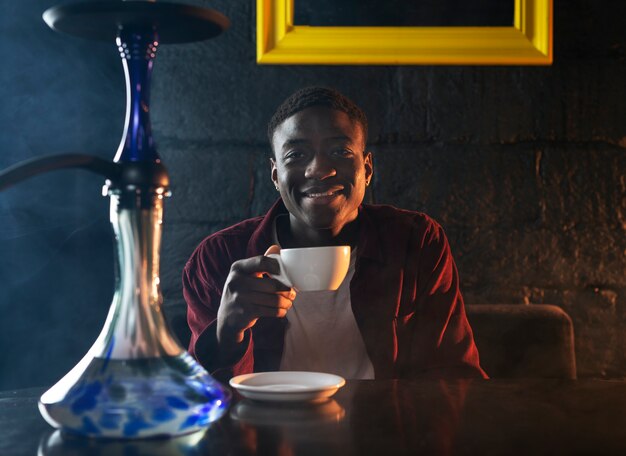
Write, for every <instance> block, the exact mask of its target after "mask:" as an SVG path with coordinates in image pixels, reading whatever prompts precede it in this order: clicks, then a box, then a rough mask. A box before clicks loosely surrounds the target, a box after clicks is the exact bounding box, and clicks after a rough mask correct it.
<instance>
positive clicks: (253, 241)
mask: <svg viewBox="0 0 626 456" xmlns="http://www.w3.org/2000/svg"><path fill="white" fill-rule="evenodd" d="M288 213H289V212H288V211H287V208H286V207H285V204H284V203H283V200H282V199H281V198H279V199H278V200H277V201H276V202H275V203H274V204H273V205H272V207H271V208H270V210H269V211H268V212H267V214H266V215H265V217H263V220H262V221H261V223H260V224H259V226H258V227H257V228H256V230H254V232H253V233H252V236H251V237H250V240H249V241H248V247H247V250H246V255H247V257H248V258H250V257H253V256H257V255H262V254H263V253H265V250H267V248H268V247H269V246H270V245H272V244H273V243H274V241H273V239H272V231H273V226H274V220H275V219H276V217H277V216H279V215H281V214H288ZM358 217H359V231H358V234H357V236H358V238H357V245H356V247H357V256H359V257H363V258H368V259H371V260H375V261H379V262H381V263H384V262H385V258H384V255H383V252H382V249H381V246H382V243H381V236H380V232H379V230H378V227H377V226H376V224H375V223H374V221H373V220H372V217H371V216H370V215H369V214H368V210H367V206H364V205H361V206H359V215H358Z"/></svg>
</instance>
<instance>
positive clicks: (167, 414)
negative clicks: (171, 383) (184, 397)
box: [152, 407, 176, 421]
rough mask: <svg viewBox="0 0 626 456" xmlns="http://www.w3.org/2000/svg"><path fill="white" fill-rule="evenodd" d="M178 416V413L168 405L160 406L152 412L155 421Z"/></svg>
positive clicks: (167, 419)
mask: <svg viewBox="0 0 626 456" xmlns="http://www.w3.org/2000/svg"><path fill="white" fill-rule="evenodd" d="M174 418H176V414H175V413H174V412H172V411H171V410H170V409H169V408H167V407H159V408H157V409H154V411H153V412H152V419H153V420H154V421H169V420H172V419H174Z"/></svg>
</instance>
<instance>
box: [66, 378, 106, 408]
mask: <svg viewBox="0 0 626 456" xmlns="http://www.w3.org/2000/svg"><path fill="white" fill-rule="evenodd" d="M101 390H102V384H101V383H100V382H99V381H95V382H93V383H90V384H87V385H86V386H85V387H84V388H83V391H82V395H81V396H80V397H79V398H78V399H76V400H75V401H74V402H73V403H72V413H74V414H76V415H80V414H81V413H82V412H86V411H87V410H91V409H93V408H94V407H95V406H96V405H97V399H96V396H97V395H98V394H100V391H101Z"/></svg>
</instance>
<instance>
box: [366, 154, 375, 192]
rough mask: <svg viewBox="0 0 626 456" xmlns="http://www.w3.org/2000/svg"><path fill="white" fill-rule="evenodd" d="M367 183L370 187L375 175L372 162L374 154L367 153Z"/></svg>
mask: <svg viewBox="0 0 626 456" xmlns="http://www.w3.org/2000/svg"><path fill="white" fill-rule="evenodd" d="M364 166H365V182H367V184H368V185H369V183H370V182H371V180H372V175H373V174H374V163H373V161H372V153H371V152H365V162H364Z"/></svg>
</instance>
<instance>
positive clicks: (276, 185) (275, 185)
mask: <svg viewBox="0 0 626 456" xmlns="http://www.w3.org/2000/svg"><path fill="white" fill-rule="evenodd" d="M274 187H276V191H277V192H279V191H280V190H279V189H278V184H274Z"/></svg>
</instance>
